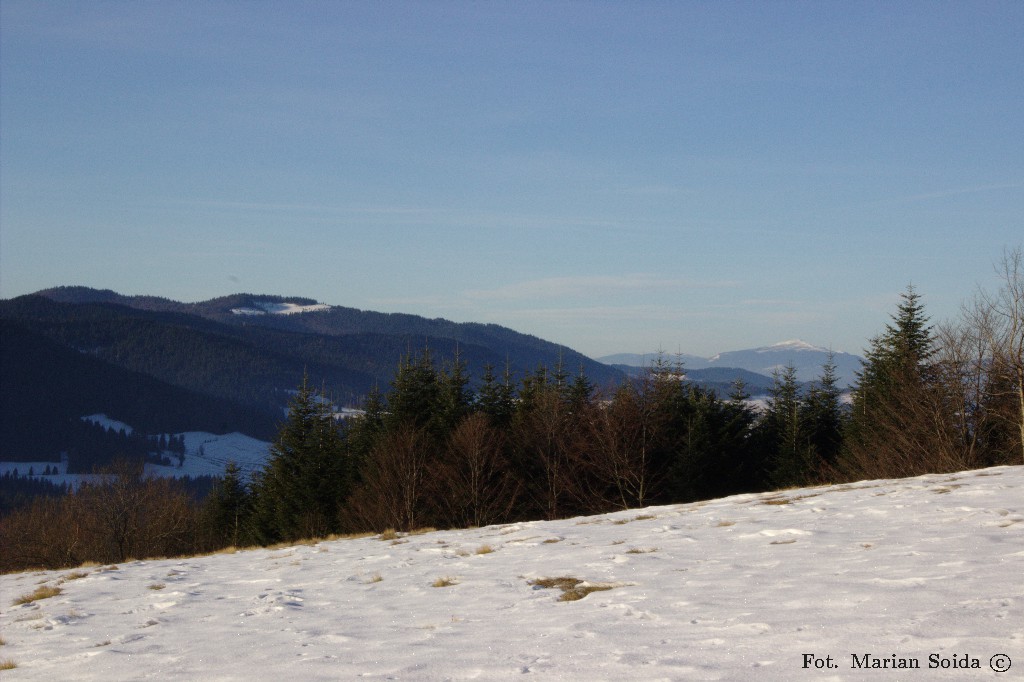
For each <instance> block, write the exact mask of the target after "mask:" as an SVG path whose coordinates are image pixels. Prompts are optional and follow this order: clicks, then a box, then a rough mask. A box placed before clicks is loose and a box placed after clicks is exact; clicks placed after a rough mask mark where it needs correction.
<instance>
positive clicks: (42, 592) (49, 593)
mask: <svg viewBox="0 0 1024 682" xmlns="http://www.w3.org/2000/svg"><path fill="white" fill-rule="evenodd" d="M60 592H61V589H60V588H59V587H51V586H49V585H40V586H39V587H37V588H36V590H35V592H32V593H31V594H23V595H21V596H20V597H18V598H17V599H15V600H14V605H15V606H19V605H21V604H31V603H32V602H34V601H38V600H39V599H49V598H50V597H56V596H57V595H58V594H60Z"/></svg>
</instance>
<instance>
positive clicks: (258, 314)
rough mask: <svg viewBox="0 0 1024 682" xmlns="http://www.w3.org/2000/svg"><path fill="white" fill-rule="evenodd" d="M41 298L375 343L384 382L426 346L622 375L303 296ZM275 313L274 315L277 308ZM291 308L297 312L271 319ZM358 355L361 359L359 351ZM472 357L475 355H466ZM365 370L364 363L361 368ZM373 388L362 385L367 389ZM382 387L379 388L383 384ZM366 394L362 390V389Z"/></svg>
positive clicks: (516, 340) (504, 340) (482, 334)
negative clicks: (401, 359)
mask: <svg viewBox="0 0 1024 682" xmlns="http://www.w3.org/2000/svg"><path fill="white" fill-rule="evenodd" d="M37 295H39V296H42V297H45V298H48V299H50V300H53V301H57V302H63V303H74V304H84V303H108V304H117V305H120V306H125V307H129V308H132V309H135V310H142V311H150V312H173V313H184V314H188V315H193V316H198V317H201V318H204V319H206V320H211V321H215V322H220V323H222V324H225V325H228V326H231V327H243V328H246V329H253V328H263V329H273V330H279V331H289V332H297V333H302V334H312V335H317V336H332V337H333V336H343V337H352V339H351V340H353V341H354V342H355V343H354V344H353V345H354V347H356V348H360V347H362V346H364V344H363V343H360V342H359V341H358V340H357V339H359V338H363V339H364V340H365V341H366V342H368V343H370V344H380V346H381V348H380V352H379V353H376V354H374V355H376V356H378V357H379V364H380V365H381V369H382V370H383V371H376V372H371V373H373V374H374V376H373V381H375V382H380V381H381V380H383V381H384V382H385V383H386V381H387V380H389V379H390V377H391V373H392V372H393V371H394V368H395V366H396V364H397V362H398V360H399V357H400V356H401V354H402V353H404V352H406V351H408V350H409V345H408V343H409V341H410V340H411V341H412V342H413V343H414V345H413V350H419V349H422V348H423V347H424V345H426V346H429V347H430V348H432V349H433V350H434V351H435V354H439V355H441V356H444V355H447V354H450V353H451V352H452V351H453V350H454V348H455V347H456V346H458V348H459V350H460V352H461V354H462V356H463V358H464V359H465V360H467V362H469V364H470V372H471V373H472V374H473V376H474V377H479V376H480V371H479V370H481V369H482V367H483V364H486V363H491V364H493V365H494V366H495V367H497V368H504V367H505V364H506V361H507V362H508V363H509V364H510V367H511V369H512V372H513V374H516V375H519V376H521V375H524V374H526V373H529V372H532V371H534V370H535V369H536V368H537V367H538V365H545V366H547V367H550V368H554V367H555V366H557V365H558V364H559V363H561V365H562V366H563V367H564V368H565V369H566V371H568V372H570V373H575V372H577V371H578V370H579V368H580V367H581V366H582V367H583V370H584V372H585V373H586V374H587V376H588V377H589V378H590V380H591V381H593V382H594V383H595V384H598V385H604V384H609V383H617V382H619V381H621V380H622V378H623V374H622V372H620V371H619V370H617V369H614V368H612V367H609V366H608V365H605V364H602V363H600V362H597V361H595V360H592V359H590V358H588V357H586V356H584V355H582V354H581V353H578V352H576V351H574V350H572V349H571V348H568V347H566V346H561V345H558V344H555V343H551V342H550V341H545V340H543V339H540V338H538V337H536V336H532V335H529V334H522V333H520V332H517V331H514V330H512V329H509V328H507V327H502V326H500V325H496V324H480V323H475V322H452V321H450V320H445V319H442V318H426V317H420V316H418V315H409V314H405V313H379V312H373V311H368V310H358V309H356V308H346V307H343V306H330V305H324V304H318V303H317V302H316V301H315V300H313V299H310V298H302V297H282V296H273V295H255V294H234V295H231V296H224V297H220V298H215V299H211V300H209V301H202V302H199V303H180V302H178V301H172V300H169V299H166V298H159V297H155V296H124V295H121V294H118V293H116V292H113V291H109V290H97V289H90V288H87V287H58V288H54V289H46V290H43V291H40V292H38V294H37ZM275 307H276V308H278V310H277V311H275V310H274V309H275ZM289 310H292V311H299V310H301V311H302V312H301V313H295V314H275V312H279V313H280V312H285V313H287V312H288V311H289ZM381 337H395V338H397V339H398V340H399V341H400V343H399V344H398V346H397V347H398V350H397V352H396V351H395V350H394V346H395V344H394V343H388V342H386V341H385V340H383V339H382V338H381ZM360 355H364V356H365V355H366V350H365V349H364V350H362V351H361V352H360ZM470 355H475V356H476V357H470ZM361 364H362V366H365V363H361ZM369 385H370V384H366V387H368V386H369ZM382 385H383V384H382ZM364 390H365V387H364Z"/></svg>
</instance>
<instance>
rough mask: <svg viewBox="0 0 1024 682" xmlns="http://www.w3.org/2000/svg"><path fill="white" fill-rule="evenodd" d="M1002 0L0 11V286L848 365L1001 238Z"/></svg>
mask: <svg viewBox="0 0 1024 682" xmlns="http://www.w3.org/2000/svg"><path fill="white" fill-rule="evenodd" d="M1021 35H1024V3H1021V2H1019V1H1016V0H1013V1H1009V2H986V1H984V0H979V1H972V2H913V1H907V2H900V3H885V2H849V3H847V2H842V3H840V2H682V1H680V2H642V1H639V2H596V1H595V2H557V1H556V2H528V1H527V2H487V3H478V2H443V1H441V0H438V1H435V2H426V1H424V2H388V3H380V2H302V1H299V2H288V3H283V2H257V1H253V2H217V1H209V0H204V1H203V2H199V1H177V2H175V1H171V2H160V3H154V2H147V3H141V2H105V1H97V2H89V3H81V2H46V1H40V0H31V1H23V0H4V2H3V3H2V4H0V298H13V297H15V296H20V295H23V294H28V293H31V292H34V291H38V290H40V289H43V288H47V287H52V286H58V285H85V286H91V287H96V288H104V289H113V290H115V291H118V292H120V293H124V294H150V295H157V296H165V297H168V298H172V299H175V300H181V301H199V300H206V299H209V298H213V297H216V296H222V295H226V294H230V293H238V292H250V293H263V294H275V295H282V296H305V297H310V298H315V299H317V300H319V301H322V302H324V303H329V304H333V305H343V306H350V307H355V308H361V309H368V310H379V311H384V312H407V313H414V314H419V315H424V316H427V317H444V318H448V319H451V320H455V321H475V322H493V323H497V324H502V325H505V326H508V327H512V328H513V329H516V330H518V331H522V332H526V333H530V334H535V335H537V336H540V337H542V338H545V339H548V340H550V341H555V342H558V343H562V344H565V345H568V346H570V347H572V348H575V349H577V350H579V351H581V352H583V353H586V354H588V355H591V356H593V357H599V356H602V355H605V354H610V353H619V352H637V353H641V352H651V351H655V350H658V349H661V350H664V351H667V352H670V353H673V352H682V353H692V354H696V355H705V356H709V355H712V354H714V353H717V352H720V351H726V350H734V349H739V348H748V347H752V346H760V345H767V344H770V343H774V342H777V341H781V340H785V339H791V338H801V339H804V340H805V341H807V342H810V343H813V344H816V345H819V346H825V347H831V348H833V349H835V350H837V351H846V352H853V353H859V352H861V351H862V350H863V349H864V348H865V347H866V346H867V344H868V340H869V339H870V338H871V337H872V336H875V335H876V334H878V333H880V332H881V331H882V330H883V328H884V325H885V324H886V322H887V321H889V315H890V314H891V313H892V312H893V311H894V310H895V306H896V305H897V303H898V300H899V295H900V293H901V292H903V291H904V290H905V289H906V288H907V286H908V285H909V284H913V285H914V286H915V287H916V288H917V290H918V292H919V293H921V295H922V297H923V302H924V305H925V306H926V310H927V312H928V313H929V314H930V315H931V316H932V319H933V321H936V322H938V321H942V320H944V319H948V318H952V317H954V316H955V315H956V313H957V310H958V308H959V306H960V304H961V302H962V301H964V300H965V299H967V298H969V297H970V296H971V295H972V293H973V292H974V291H975V290H976V288H977V287H982V288H987V289H988V288H992V287H994V286H995V285H996V281H997V280H996V278H995V273H994V269H993V265H994V264H995V263H996V262H997V261H998V260H999V259H1000V257H1001V256H1002V254H1003V252H1004V249H1007V248H1015V247H1017V246H1020V245H1021V244H1022V242H1024V78H1022V76H1021V74H1024V42H1021V39H1020V36H1021Z"/></svg>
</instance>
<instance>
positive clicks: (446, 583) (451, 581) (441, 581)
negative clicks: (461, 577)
mask: <svg viewBox="0 0 1024 682" xmlns="http://www.w3.org/2000/svg"><path fill="white" fill-rule="evenodd" d="M458 584H459V583H458V582H456V580H455V578H450V577H444V578H438V579H437V580H435V581H434V582H432V583H430V585H431V587H451V586H452V585H458Z"/></svg>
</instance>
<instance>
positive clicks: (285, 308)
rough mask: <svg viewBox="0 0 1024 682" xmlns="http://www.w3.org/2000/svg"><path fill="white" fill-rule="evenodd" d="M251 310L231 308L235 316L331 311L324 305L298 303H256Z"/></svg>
mask: <svg viewBox="0 0 1024 682" xmlns="http://www.w3.org/2000/svg"><path fill="white" fill-rule="evenodd" d="M254 305H255V307H253V308H248V307H244V308H232V309H231V312H232V313H234V314H235V315H268V314H269V315H298V314H301V313H323V312H327V311H329V310H330V309H331V306H329V305H327V304H326V303H314V304H311V305H300V304H298V303H271V302H270V301H257V302H256V303H254Z"/></svg>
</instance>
